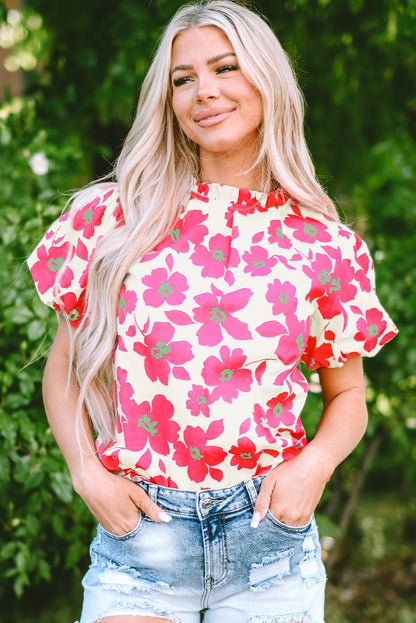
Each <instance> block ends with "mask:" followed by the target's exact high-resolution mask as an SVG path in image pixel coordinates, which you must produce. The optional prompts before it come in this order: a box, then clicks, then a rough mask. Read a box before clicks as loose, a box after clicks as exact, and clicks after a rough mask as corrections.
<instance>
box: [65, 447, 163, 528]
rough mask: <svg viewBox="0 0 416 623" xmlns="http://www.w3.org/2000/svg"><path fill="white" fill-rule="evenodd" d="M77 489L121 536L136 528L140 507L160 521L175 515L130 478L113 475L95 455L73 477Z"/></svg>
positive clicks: (101, 519) (98, 516)
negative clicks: (161, 506) (82, 471)
mask: <svg viewBox="0 0 416 623" xmlns="http://www.w3.org/2000/svg"><path fill="white" fill-rule="evenodd" d="M73 486H74V489H75V491H76V492H77V493H78V495H80V496H81V497H82V499H83V500H84V502H85V503H86V505H87V506H88V508H89V510H90V511H91V513H92V514H93V515H94V517H95V518H96V519H97V521H98V522H99V523H100V524H101V525H102V526H103V528H104V529H105V530H107V531H108V532H111V533H112V534H116V535H118V536H122V535H123V534H126V533H127V532H130V531H131V530H133V529H134V528H135V527H136V526H137V523H138V521H139V518H140V510H142V511H143V512H144V513H146V515H147V516H148V517H150V519H152V520H153V521H157V522H161V521H164V522H168V521H170V520H171V519H172V518H171V517H170V515H168V514H167V513H165V512H164V511H163V510H162V509H161V508H160V507H159V506H158V505H157V504H155V503H154V502H153V500H151V499H150V497H149V496H148V495H147V494H146V492H145V491H144V490H143V489H142V487H140V486H138V485H137V484H135V483H134V482H132V481H131V480H129V479H128V478H125V477H123V476H119V475H116V474H112V473H111V472H109V471H108V470H107V469H106V468H105V467H104V466H103V465H101V464H100V463H98V461H97V459H96V458H95V457H94V460H93V461H90V462H89V461H88V460H86V461H85V465H84V473H83V474H82V475H79V476H78V477H77V478H73Z"/></svg>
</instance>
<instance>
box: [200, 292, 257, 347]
mask: <svg viewBox="0 0 416 623" xmlns="http://www.w3.org/2000/svg"><path fill="white" fill-rule="evenodd" d="M216 291H217V292H218V293H219V294H218V296H217V295H215V294H211V293H210V292H206V293H204V294H198V295H197V296H195V297H194V299H195V301H196V302H197V303H198V304H199V307H195V308H194V309H193V310H192V311H193V314H194V319H195V320H196V322H202V323H203V324H202V327H200V329H198V331H197V336H198V342H199V344H203V345H207V346H216V345H217V344H219V343H220V342H221V340H222V329H224V330H225V331H226V332H227V333H228V334H229V335H231V337H233V338H235V339H237V340H249V339H251V337H252V335H251V333H250V331H249V329H248V326H247V323H246V322H242V321H241V320H239V319H238V318H236V317H235V316H233V315H232V313H233V312H236V311H238V310H240V309H243V308H244V307H245V306H246V305H247V303H248V301H249V299H250V297H251V296H252V294H253V293H252V291H251V290H249V289H248V288H242V289H241V290H235V291H234V292H229V293H228V294H225V295H223V294H222V293H220V291H219V290H217V289H216Z"/></svg>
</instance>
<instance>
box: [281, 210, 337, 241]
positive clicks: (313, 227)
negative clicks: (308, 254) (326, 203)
mask: <svg viewBox="0 0 416 623" xmlns="http://www.w3.org/2000/svg"><path fill="white" fill-rule="evenodd" d="M292 210H293V213H294V214H290V215H289V216H287V217H286V218H285V221H284V223H285V225H286V227H290V228H291V229H293V230H294V232H293V237H294V238H296V240H300V242H306V243H308V244H314V243H315V242H318V241H319V242H330V241H331V235H330V234H329V233H328V231H327V226H326V225H324V224H323V223H321V222H320V221H318V220H317V219H315V218H310V217H305V216H303V215H302V213H301V211H300V210H299V208H298V207H297V206H295V205H293V206H292Z"/></svg>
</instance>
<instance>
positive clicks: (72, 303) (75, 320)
mask: <svg viewBox="0 0 416 623" xmlns="http://www.w3.org/2000/svg"><path fill="white" fill-rule="evenodd" d="M62 305H63V308H62ZM84 305H85V291H83V292H81V295H80V297H79V299H77V297H76V296H75V294H74V293H73V292H67V293H66V294H64V295H63V296H61V305H60V304H59V303H54V308H55V309H56V311H59V312H62V311H63V312H64V313H65V314H66V316H67V318H68V320H69V322H70V324H71V325H72V326H73V327H77V326H78V325H79V323H80V322H81V320H82V317H83V315H84Z"/></svg>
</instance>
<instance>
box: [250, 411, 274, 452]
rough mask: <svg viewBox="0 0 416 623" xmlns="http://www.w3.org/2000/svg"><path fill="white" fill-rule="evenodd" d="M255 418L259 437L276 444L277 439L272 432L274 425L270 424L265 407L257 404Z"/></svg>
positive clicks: (254, 412)
mask: <svg viewBox="0 0 416 623" xmlns="http://www.w3.org/2000/svg"><path fill="white" fill-rule="evenodd" d="M253 418H254V421H255V423H256V433H257V435H258V437H266V439H267V441H268V442H269V443H275V441H276V437H275V435H274V433H273V431H272V430H271V429H272V428H273V426H272V423H270V422H269V418H268V415H267V413H266V412H265V411H264V409H263V407H262V406H260V405H259V404H257V403H256V404H255V405H254V410H253Z"/></svg>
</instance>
